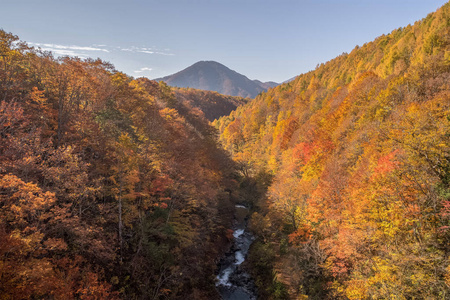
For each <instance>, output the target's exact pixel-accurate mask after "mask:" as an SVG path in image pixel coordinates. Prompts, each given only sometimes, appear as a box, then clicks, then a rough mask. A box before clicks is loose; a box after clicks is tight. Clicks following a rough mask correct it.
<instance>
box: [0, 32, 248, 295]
mask: <svg viewBox="0 0 450 300" xmlns="http://www.w3.org/2000/svg"><path fill="white" fill-rule="evenodd" d="M0 53H1V54H2V57H1V59H0V145H1V146H0V278H1V280H0V295H1V296H0V298H1V299H38V298H39V299H44V298H45V299H116V298H123V299H167V298H170V299H187V298H191V299H214V298H217V297H218V294H217V291H216V290H215V275H214V271H215V269H216V262H217V260H218V257H220V255H221V251H224V249H225V247H224V246H225V245H226V244H227V243H228V238H229V232H228V231H227V228H230V227H231V220H232V209H233V207H234V206H233V204H232V203H231V202H230V193H229V192H228V191H230V190H235V189H236V187H237V185H238V181H237V180H238V179H239V178H238V176H237V175H236V173H235V170H234V164H233V162H232V161H231V160H230V159H229V158H228V156H227V155H226V154H225V152H223V151H222V150H220V149H218V148H217V146H216V142H215V136H216V133H215V130H214V129H213V128H212V127H210V126H209V125H208V122H207V120H206V119H205V118H204V115H203V113H201V112H200V111H198V110H193V109H191V108H190V107H188V106H186V105H185V104H184V103H183V102H180V101H177V99H176V96H175V93H174V91H172V90H171V88H170V87H168V86H167V85H166V84H165V83H162V82H161V83H157V82H154V81H150V80H148V79H142V78H141V79H133V78H131V77H128V76H127V75H125V74H124V73H121V72H119V71H117V70H115V69H114V67H113V66H112V65H110V64H108V63H105V62H103V61H100V60H92V59H86V60H81V59H78V58H69V57H65V58H59V59H56V58H54V57H53V56H52V55H51V53H48V52H42V51H40V50H36V49H34V48H31V47H29V46H28V45H27V44H26V43H23V42H20V41H19V40H18V38H17V37H16V36H14V35H12V34H10V33H6V32H4V31H0Z"/></svg>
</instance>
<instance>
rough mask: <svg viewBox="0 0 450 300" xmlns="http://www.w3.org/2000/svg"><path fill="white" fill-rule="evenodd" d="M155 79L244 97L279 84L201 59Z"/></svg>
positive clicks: (175, 84)
mask: <svg viewBox="0 0 450 300" xmlns="http://www.w3.org/2000/svg"><path fill="white" fill-rule="evenodd" d="M155 80H156V81H164V82H165V83H167V84H168V85H170V86H174V87H182V88H186V87H190V88H194V89H200V90H207V91H215V92H218V93H220V94H224V95H230V96H239V97H244V98H247V97H248V98H255V97H256V96H257V95H258V94H259V93H261V92H264V91H267V90H268V89H269V88H271V87H275V86H277V85H278V83H276V82H272V81H269V82H261V81H259V80H250V79H248V78H247V77H246V76H244V75H242V74H239V73H238V72H236V71H233V70H231V69H229V68H228V67H226V66H224V65H222V64H220V63H218V62H215V61H199V62H197V63H195V64H193V65H192V66H190V67H187V68H186V69H184V70H182V71H180V72H178V73H175V74H172V75H169V76H166V77H162V78H157V79H155Z"/></svg>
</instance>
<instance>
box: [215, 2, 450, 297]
mask: <svg viewBox="0 0 450 300" xmlns="http://www.w3.org/2000/svg"><path fill="white" fill-rule="evenodd" d="M215 125H216V126H217V128H218V129H219V130H220V133H221V141H222V143H223V146H224V147H225V148H226V149H228V150H229V151H230V152H231V153H232V154H233V156H234V158H235V160H237V161H238V162H240V163H241V165H242V168H244V169H245V171H246V172H247V173H248V174H250V175H252V176H254V177H255V178H256V179H257V180H259V182H260V184H261V186H262V187H264V186H266V187H267V188H268V193H267V197H266V198H262V199H259V200H258V201H256V203H255V206H256V212H255V213H254V214H253V216H252V219H251V226H252V228H253V230H254V231H255V232H256V234H257V235H258V240H257V241H256V242H255V243H254V245H253V246H252V249H251V256H250V262H251V265H252V268H253V275H254V276H255V278H256V282H257V284H258V286H259V293H260V296H261V297H263V298H271V299H286V298H291V299H307V298H308V297H309V298H308V299H449V298H450V260H449V257H448V256H449V253H450V230H449V228H450V4H449V3H447V4H446V5H445V6H443V7H442V8H441V9H439V10H438V11H437V12H435V13H433V14H430V15H428V16H427V17H426V18H425V19H423V20H421V21H418V22H416V23H415V24H414V25H408V26H406V27H404V28H399V29H397V30H394V31H393V32H392V33H390V34H388V35H383V36H381V37H379V38H377V39H376V40H374V41H373V42H370V43H367V44H364V45H363V46H361V47H356V48H355V49H354V50H353V51H352V52H351V53H349V54H347V53H343V54H342V55H340V56H339V57H337V58H335V59H333V60H331V61H329V62H327V63H325V64H321V65H318V66H317V68H316V69H315V70H314V71H311V72H309V73H306V74H303V75H300V76H298V77H297V78H296V79H295V80H293V81H291V82H289V83H286V84H283V85H280V86H278V87H275V88H273V89H271V90H269V91H268V92H266V93H263V94H261V95H260V96H258V97H257V98H256V99H255V100H254V101H252V102H250V103H248V104H246V105H244V106H241V107H238V108H237V110H236V111H234V112H233V113H231V115H230V116H226V117H223V118H221V119H219V120H218V121H217V122H216V123H215ZM307 296H308V297H307Z"/></svg>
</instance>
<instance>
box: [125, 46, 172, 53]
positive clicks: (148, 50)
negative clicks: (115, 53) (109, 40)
mask: <svg viewBox="0 0 450 300" xmlns="http://www.w3.org/2000/svg"><path fill="white" fill-rule="evenodd" d="M118 48H119V49H120V50H121V51H126V52H133V53H145V54H159V55H175V54H173V53H170V52H169V49H164V50H158V49H155V48H146V47H136V46H131V47H128V48H121V47H118Z"/></svg>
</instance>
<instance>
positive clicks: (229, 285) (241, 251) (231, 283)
mask: <svg viewBox="0 0 450 300" xmlns="http://www.w3.org/2000/svg"><path fill="white" fill-rule="evenodd" d="M235 208H236V213H235V220H234V225H233V237H234V239H233V244H232V245H231V248H230V250H229V251H228V252H227V253H226V254H225V257H223V258H222V259H221V260H220V263H219V274H218V275H217V283H216V286H217V290H218V291H219V293H220V295H221V296H222V299H223V300H253V299H256V298H257V296H256V295H257V293H256V287H255V284H254V282H253V280H252V278H251V277H250V274H248V273H247V272H246V271H245V270H244V268H243V267H242V263H243V262H244V261H245V259H246V257H247V253H248V249H249V247H250V245H251V243H252V242H253V240H254V239H255V238H254V236H253V235H252V234H251V233H250V232H249V231H248V228H247V223H248V217H249V209H248V208H247V207H245V206H243V205H236V207H235Z"/></svg>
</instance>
